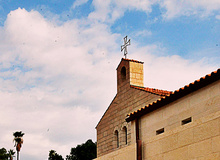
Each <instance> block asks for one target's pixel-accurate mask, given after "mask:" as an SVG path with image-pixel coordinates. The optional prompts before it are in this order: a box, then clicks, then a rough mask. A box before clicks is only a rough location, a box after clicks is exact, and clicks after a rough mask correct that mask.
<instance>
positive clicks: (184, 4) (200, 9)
mask: <svg viewBox="0 0 220 160" xmlns="http://www.w3.org/2000/svg"><path fill="white" fill-rule="evenodd" d="M92 4H93V5H94V7H95V10H94V12H92V13H90V15H89V18H90V19H92V20H98V21H100V22H106V23H114V22H115V20H117V19H119V18H121V17H122V16H123V15H124V13H125V11H127V10H134V11H143V12H145V13H146V14H148V13H151V12H152V9H153V6H155V5H159V6H160V8H161V10H164V11H163V14H162V16H163V17H164V19H173V18H177V17H180V16H197V17H201V18H203V17H207V16H210V15H215V14H216V12H219V9H220V1H219V0H210V1H207V0H187V1H186V0H183V1H179V0H135V1H127V0H120V1H117V0H106V1H102V0H93V3H92Z"/></svg>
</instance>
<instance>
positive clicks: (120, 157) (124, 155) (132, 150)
mask: <svg viewBox="0 0 220 160" xmlns="http://www.w3.org/2000/svg"><path fill="white" fill-rule="evenodd" d="M135 158H136V144H132V145H129V146H127V147H124V148H122V149H116V150H114V151H113V152H111V153H109V154H105V155H104V156H101V157H98V158H96V159H95V160H134V159H135Z"/></svg>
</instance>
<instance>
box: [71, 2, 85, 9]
mask: <svg viewBox="0 0 220 160" xmlns="http://www.w3.org/2000/svg"><path fill="white" fill-rule="evenodd" d="M87 2H88V0H76V1H75V2H74V3H73V6H72V8H73V9H74V8H76V7H77V6H80V5H83V4H85V3H87Z"/></svg>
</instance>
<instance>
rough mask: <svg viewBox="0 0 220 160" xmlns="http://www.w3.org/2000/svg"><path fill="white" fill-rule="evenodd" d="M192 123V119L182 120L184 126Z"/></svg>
mask: <svg viewBox="0 0 220 160" xmlns="http://www.w3.org/2000/svg"><path fill="white" fill-rule="evenodd" d="M190 122H192V117H189V118H187V119H184V120H182V125H185V124H187V123H190Z"/></svg>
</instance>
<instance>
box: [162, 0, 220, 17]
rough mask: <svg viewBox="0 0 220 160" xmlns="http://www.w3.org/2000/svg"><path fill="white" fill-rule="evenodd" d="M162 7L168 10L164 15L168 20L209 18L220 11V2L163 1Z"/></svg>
mask: <svg viewBox="0 0 220 160" xmlns="http://www.w3.org/2000/svg"><path fill="white" fill-rule="evenodd" d="M160 6H161V7H162V8H165V9H166V12H165V14H164V15H163V16H164V18H166V19H172V18H175V17H179V16H191V15H195V16H198V17H207V16H209V15H212V14H213V13H214V12H215V11H219V9H220V1H219V0H210V1H206V0H188V1H179V0H162V1H161V2H160Z"/></svg>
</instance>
